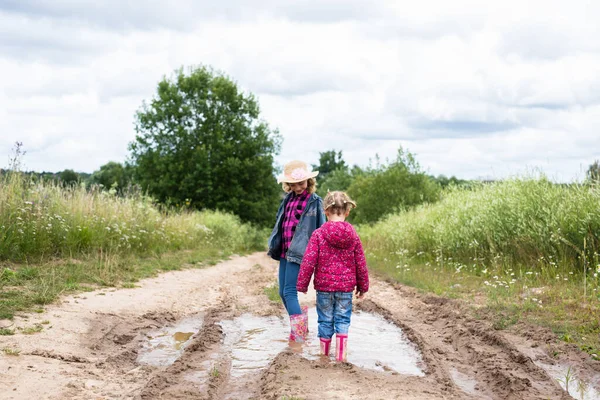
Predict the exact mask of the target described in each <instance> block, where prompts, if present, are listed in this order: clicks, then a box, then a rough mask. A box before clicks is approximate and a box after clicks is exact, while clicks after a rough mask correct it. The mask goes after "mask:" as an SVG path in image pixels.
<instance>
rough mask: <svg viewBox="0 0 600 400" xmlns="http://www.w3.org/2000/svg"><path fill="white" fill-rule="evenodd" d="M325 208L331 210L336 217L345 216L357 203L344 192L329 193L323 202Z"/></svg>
mask: <svg viewBox="0 0 600 400" xmlns="http://www.w3.org/2000/svg"><path fill="white" fill-rule="evenodd" d="M323 207H324V209H325V210H329V212H330V213H333V214H336V215H344V214H346V213H347V212H348V211H350V210H351V209H353V208H354V207H356V203H355V202H354V200H352V199H351V198H350V196H348V195H347V194H346V193H344V192H339V191H335V192H327V195H326V196H325V199H324V200H323Z"/></svg>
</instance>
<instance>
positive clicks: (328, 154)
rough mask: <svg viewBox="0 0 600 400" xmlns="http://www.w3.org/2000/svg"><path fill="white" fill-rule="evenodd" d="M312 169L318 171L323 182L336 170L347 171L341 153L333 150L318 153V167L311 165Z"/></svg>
mask: <svg viewBox="0 0 600 400" xmlns="http://www.w3.org/2000/svg"><path fill="white" fill-rule="evenodd" d="M313 169H315V170H317V171H319V178H320V179H321V180H324V179H326V178H327V176H328V175H329V174H330V173H332V172H333V171H336V170H344V171H345V170H347V169H348V166H347V165H346V163H345V161H344V159H343V158H342V152H341V151H338V152H337V153H336V152H335V150H329V151H325V152H322V153H319V165H313Z"/></svg>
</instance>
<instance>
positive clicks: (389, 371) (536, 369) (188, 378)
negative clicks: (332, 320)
mask: <svg viewBox="0 0 600 400" xmlns="http://www.w3.org/2000/svg"><path fill="white" fill-rule="evenodd" d="M276 275H277V264H276V263H275V262H274V261H272V260H270V259H268V258H267V257H266V256H265V255H263V254H253V255H250V256H247V257H234V258H232V259H230V260H228V261H225V262H222V263H220V264H218V265H216V266H213V267H210V268H206V269H190V270H184V271H176V272H168V273H165V274H162V275H160V276H158V277H156V278H152V279H148V280H145V281H143V282H141V283H140V284H139V287H137V288H134V289H122V290H114V289H112V290H99V291H96V292H90V293H86V294H82V295H78V296H70V297H65V298H63V299H62V301H61V302H60V303H59V304H56V305H53V306H50V307H48V308H47V309H46V311H45V313H43V314H39V315H38V314H31V315H29V314H28V315H22V316H19V317H17V318H15V321H14V324H13V326H12V327H14V328H16V327H28V326H32V325H34V324H36V323H41V322H42V321H50V324H44V325H43V326H44V327H45V328H44V330H43V331H42V332H40V333H37V334H34V335H23V334H19V333H17V334H15V335H14V336H0V348H2V349H14V350H15V351H20V353H19V355H18V356H14V355H13V356H11V355H8V354H6V353H4V352H3V353H2V354H0V399H31V398H37V399H278V400H279V399H285V398H287V399H290V398H297V399H365V398H369V399H524V400H529V399H540V400H541V399H569V398H577V399H580V398H584V399H594V398H598V393H599V392H600V391H599V386H598V385H600V365H599V363H598V362H597V361H593V360H592V359H591V358H590V357H589V356H587V355H586V354H584V353H581V352H579V351H578V350H577V349H576V348H574V347H573V346H570V345H567V344H564V343H562V342H560V341H558V340H557V339H556V338H555V336H554V335H553V334H552V333H551V332H549V331H547V330H544V329H542V328H533V327H529V326H526V325H516V326H514V327H511V328H510V329H509V330H506V331H496V330H494V329H493V328H492V322H491V321H488V320H486V319H485V317H483V318H482V319H477V318H475V317H474V316H473V314H472V313H471V312H469V309H468V308H467V306H466V305H464V304H461V303H460V302H458V301H453V300H448V299H443V298H438V297H435V296H430V295H423V294H420V293H418V292H417V291H416V290H413V289H412V288H408V287H404V286H402V285H398V284H391V283H388V282H384V281H381V280H378V279H377V278H376V277H372V280H373V282H372V285H371V290H370V292H369V293H368V295H367V298H366V299H364V300H362V301H356V302H355V309H356V313H355V316H354V318H353V321H352V326H351V330H350V336H349V342H348V345H349V351H348V363H338V362H335V361H334V360H332V359H331V358H327V357H321V356H319V354H318V341H317V339H316V334H317V324H316V315H315V313H314V308H312V307H314V298H315V295H314V292H312V291H310V292H309V293H308V294H307V295H300V300H301V303H302V304H306V305H308V306H309V307H311V309H310V311H309V317H310V318H309V328H310V335H311V337H310V338H309V340H308V342H307V343H306V344H304V345H302V346H296V345H292V346H290V344H289V343H288V342H287V337H286V335H287V333H288V331H287V329H288V322H287V320H286V318H285V314H284V312H283V309H282V306H281V305H280V304H278V303H274V302H271V301H269V300H268V298H267V296H266V295H265V294H264V288H265V287H268V286H270V285H271V284H272V283H273V282H274V281H275V280H276ZM101 294H102V295H101ZM480 318H481V317H480ZM353 346H354V347H353ZM568 371H571V372H570V373H571V374H572V379H570V380H569V384H570V387H569V393H570V395H569V393H567V391H566V390H565V389H566V388H565V385H564V382H561V381H564V375H566V374H567V372H568ZM571 396H573V397H571Z"/></svg>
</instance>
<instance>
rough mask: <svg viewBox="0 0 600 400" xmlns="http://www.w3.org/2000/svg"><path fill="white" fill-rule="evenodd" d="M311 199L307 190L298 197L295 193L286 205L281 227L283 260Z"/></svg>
mask: <svg viewBox="0 0 600 400" xmlns="http://www.w3.org/2000/svg"><path fill="white" fill-rule="evenodd" d="M309 197H310V194H308V192H307V191H306V190H305V191H304V192H302V194H300V195H296V194H295V193H294V194H293V195H292V198H291V199H290V200H289V201H288V203H287V204H286V205H285V211H284V213H283V223H282V225H281V226H282V231H283V232H282V240H281V258H285V253H287V250H288V249H289V248H290V243H292V238H293V237H294V232H295V231H296V226H297V225H298V222H299V221H300V217H301V216H302V213H303V212H304V209H305V208H306V204H307V203H308V198H309Z"/></svg>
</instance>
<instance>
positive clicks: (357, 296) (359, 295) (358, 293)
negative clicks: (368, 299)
mask: <svg viewBox="0 0 600 400" xmlns="http://www.w3.org/2000/svg"><path fill="white" fill-rule="evenodd" d="M363 297H365V294H364V293H363V292H361V291H359V290H358V289H356V298H357V299H362V298H363Z"/></svg>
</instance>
